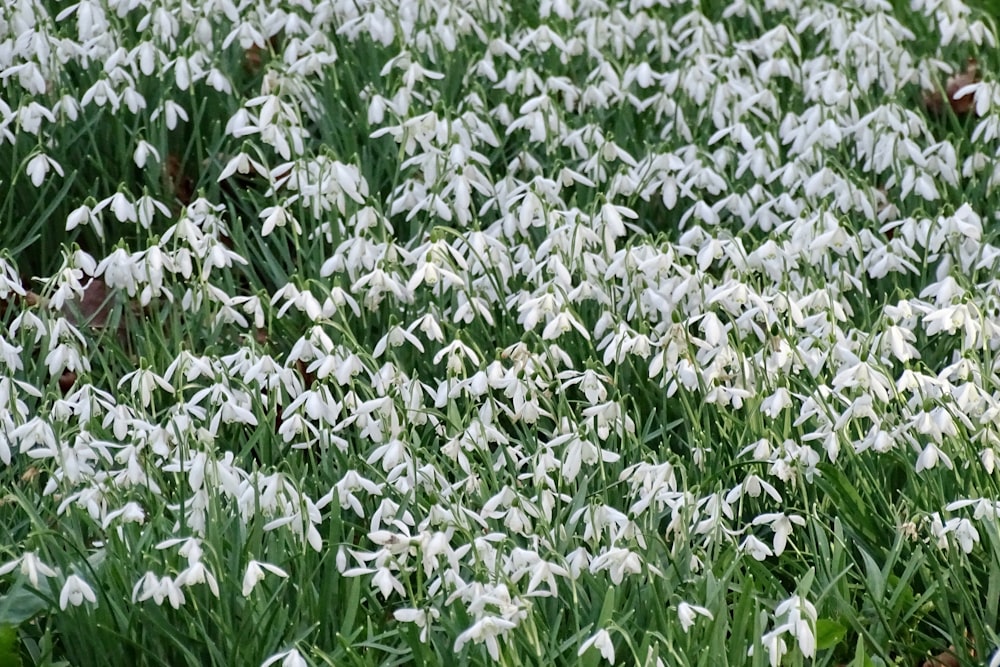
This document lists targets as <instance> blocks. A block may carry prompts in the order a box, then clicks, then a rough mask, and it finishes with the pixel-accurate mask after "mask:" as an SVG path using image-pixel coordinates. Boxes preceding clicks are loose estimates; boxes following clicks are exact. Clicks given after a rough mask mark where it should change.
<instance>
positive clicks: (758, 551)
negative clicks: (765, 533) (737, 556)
mask: <svg viewBox="0 0 1000 667" xmlns="http://www.w3.org/2000/svg"><path fill="white" fill-rule="evenodd" d="M740 551H741V552H743V553H749V554H750V556H751V557H752V558H753V559H754V560H758V561H763V560H764V559H766V558H767V557H768V556H773V555H774V552H773V551H771V547H769V546H767V545H766V544H765V543H764V542H761V541H760V540H759V539H757V537H756V536H754V535H747V536H746V537H745V538H744V539H743V541H742V542H741V543H740Z"/></svg>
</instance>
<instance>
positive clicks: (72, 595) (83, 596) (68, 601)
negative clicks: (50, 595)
mask: <svg viewBox="0 0 1000 667" xmlns="http://www.w3.org/2000/svg"><path fill="white" fill-rule="evenodd" d="M84 600H86V601H87V602H90V603H96V602H97V596H95V595H94V589H92V588H91V587H90V585H89V584H88V583H87V582H86V581H84V580H83V579H81V578H80V577H78V576H76V575H75V574H71V575H69V576H68V577H66V583H65V584H63V587H62V591H61V592H60V593H59V608H60V609H62V610H63V611H65V610H66V607H68V606H69V605H73V606H74V607H79V606H80V605H81V604H83V601H84Z"/></svg>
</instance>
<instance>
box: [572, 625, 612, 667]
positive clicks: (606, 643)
mask: <svg viewBox="0 0 1000 667" xmlns="http://www.w3.org/2000/svg"><path fill="white" fill-rule="evenodd" d="M590 647H594V648H595V649H597V650H598V651H600V652H601V657H602V658H604V659H605V660H607V661H608V662H610V663H611V664H612V665H613V664H615V645H614V644H613V643H612V642H611V635H610V634H608V631H607V630H604V629H603V628H602V629H601V630H598V631H597V634H595V635H593V636H591V637H590V638H589V639H587V641H585V642H583V643H582V644H580V650H579V651H577V652H576V655H577V656H578V657H579V656H582V655H583V654H584V653H586V652H587V649H589V648H590Z"/></svg>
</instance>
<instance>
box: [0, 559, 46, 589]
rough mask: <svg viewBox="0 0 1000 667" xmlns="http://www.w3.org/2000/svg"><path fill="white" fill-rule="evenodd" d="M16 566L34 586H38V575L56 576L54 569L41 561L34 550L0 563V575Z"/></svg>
mask: <svg viewBox="0 0 1000 667" xmlns="http://www.w3.org/2000/svg"><path fill="white" fill-rule="evenodd" d="M18 566H20V568H21V574H23V575H24V576H26V577H27V578H28V581H30V582H31V585H32V586H34V587H35V588H38V581H39V578H40V577H54V576H56V571H55V570H53V569H52V568H51V567H49V566H48V565H46V564H45V563H43V562H42V561H41V559H40V558H39V557H38V554H36V553H35V552H34V551H29V552H28V553H26V554H24V555H23V556H21V557H20V558H15V559H14V560H12V561H10V562H8V563H4V564H3V565H0V576H3V575H5V574H7V573H8V572H12V571H13V570H14V569H15V568H16V567H18Z"/></svg>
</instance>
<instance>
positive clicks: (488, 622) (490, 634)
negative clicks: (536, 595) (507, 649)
mask: <svg viewBox="0 0 1000 667" xmlns="http://www.w3.org/2000/svg"><path fill="white" fill-rule="evenodd" d="M516 627H517V623H514V622H513V621H509V620H507V619H505V618H500V617H498V616H484V617H483V618H481V619H479V620H478V621H476V622H475V623H474V624H473V625H472V627H470V628H469V629H468V630H466V631H465V632H463V633H462V634H460V635H459V636H458V637H457V638H456V639H455V647H454V651H455V653H458V652H459V651H461V650H462V647H463V646H465V645H466V644H467V643H468V642H469V641H472V642H474V643H476V644H482V643H485V644H486V651H487V652H488V653H489V654H490V657H491V658H493V660H494V661H497V662H498V661H499V660H500V643H499V642H498V641H497V637H500V636H502V635H504V634H505V633H506V632H507V631H508V630H512V629H513V628H516Z"/></svg>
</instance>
